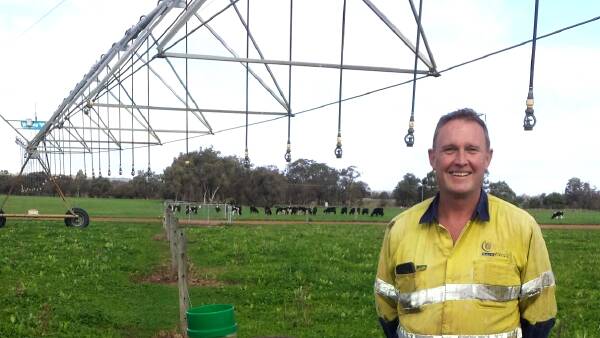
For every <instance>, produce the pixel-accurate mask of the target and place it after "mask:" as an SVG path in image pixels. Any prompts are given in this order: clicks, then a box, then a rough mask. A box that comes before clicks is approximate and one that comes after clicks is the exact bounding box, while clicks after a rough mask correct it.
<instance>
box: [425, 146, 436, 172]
mask: <svg viewBox="0 0 600 338" xmlns="http://www.w3.org/2000/svg"><path fill="white" fill-rule="evenodd" d="M427 155H428V156H429V165H431V167H432V168H434V166H433V163H434V162H435V151H434V150H433V148H431V149H429V150H427Z"/></svg>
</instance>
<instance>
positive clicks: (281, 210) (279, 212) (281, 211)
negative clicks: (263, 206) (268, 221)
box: [275, 207, 287, 215]
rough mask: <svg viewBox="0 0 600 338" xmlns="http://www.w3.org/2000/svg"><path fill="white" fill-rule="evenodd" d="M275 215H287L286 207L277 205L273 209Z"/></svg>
mask: <svg viewBox="0 0 600 338" xmlns="http://www.w3.org/2000/svg"><path fill="white" fill-rule="evenodd" d="M275 215H287V208H283V207H277V209H275Z"/></svg>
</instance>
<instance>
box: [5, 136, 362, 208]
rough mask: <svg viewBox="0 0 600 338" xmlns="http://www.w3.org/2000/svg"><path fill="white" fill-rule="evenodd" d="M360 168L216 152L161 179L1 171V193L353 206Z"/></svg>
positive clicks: (194, 157)
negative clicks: (249, 162) (256, 160)
mask: <svg viewBox="0 0 600 338" xmlns="http://www.w3.org/2000/svg"><path fill="white" fill-rule="evenodd" d="M359 177H360V172H359V171H358V170H357V168H356V167H354V166H350V167H348V168H344V169H340V170H337V169H335V168H331V167H329V166H327V165H326V164H324V163H318V162H316V161H313V160H308V159H298V160H296V161H294V162H292V163H290V164H289V165H288V166H287V167H286V169H285V170H283V171H282V170H279V169H278V168H277V167H275V166H262V167H261V166H259V167H254V166H251V167H246V166H244V163H243V161H242V159H240V158H238V157H236V156H223V155H221V153H220V152H219V151H216V150H214V149H213V148H205V149H202V148H201V149H200V150H198V151H194V152H190V153H187V154H180V155H179V156H178V157H176V158H174V159H173V163H172V164H171V165H170V166H169V167H167V168H165V170H164V172H163V173H162V174H156V173H154V172H146V171H138V173H137V175H136V176H135V177H133V178H132V179H131V180H114V179H113V180H111V179H109V178H107V177H94V178H90V177H88V176H86V175H85V173H84V172H83V171H81V170H80V171H79V172H78V173H77V174H76V175H75V176H74V177H71V176H69V175H66V176H65V175H58V176H53V177H51V178H49V177H48V176H47V175H46V174H44V173H43V172H32V173H28V174H25V175H22V176H20V177H16V176H14V175H11V174H9V173H8V172H7V171H5V170H3V171H0V193H4V194H6V193H8V190H9V189H10V186H11V185H13V184H14V189H13V192H12V193H13V194H17V195H45V196H53V195H56V189H55V184H54V183H53V182H52V181H53V180H54V181H55V182H56V184H58V185H59V186H60V188H61V190H62V191H63V193H64V194H65V195H66V196H74V197H114V198H145V199H173V200H184V201H196V202H204V203H209V202H232V201H234V202H236V203H241V204H245V205H257V206H273V205H276V204H288V205H309V204H316V205H323V204H324V203H325V202H328V203H329V204H332V205H335V204H339V205H341V204H348V205H351V204H354V203H359V201H361V200H362V199H363V198H364V197H369V196H370V194H371V190H370V188H369V186H368V184H367V183H365V182H363V181H361V180H359Z"/></svg>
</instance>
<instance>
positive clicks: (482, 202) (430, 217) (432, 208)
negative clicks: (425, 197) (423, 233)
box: [419, 189, 490, 224]
mask: <svg viewBox="0 0 600 338" xmlns="http://www.w3.org/2000/svg"><path fill="white" fill-rule="evenodd" d="M439 204H440V193H439V192H438V193H437V194H436V195H435V198H434V199H433V201H432V202H431V204H429V207H427V210H426V211H425V213H424V214H423V216H421V220H420V221H419V224H429V223H433V222H438V208H439ZM474 219H478V220H480V221H482V222H489V220H490V213H489V206H488V196H487V193H486V192H485V191H484V190H483V189H481V194H479V201H478V202H477V207H476V208H475V211H474V212H473V215H472V216H471V220H474ZM438 223H439V222H438Z"/></svg>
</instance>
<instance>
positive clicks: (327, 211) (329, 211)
mask: <svg viewBox="0 0 600 338" xmlns="http://www.w3.org/2000/svg"><path fill="white" fill-rule="evenodd" d="M323 213H324V214H326V215H329V214H334V215H335V214H336V210H335V207H327V208H325V210H323Z"/></svg>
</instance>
